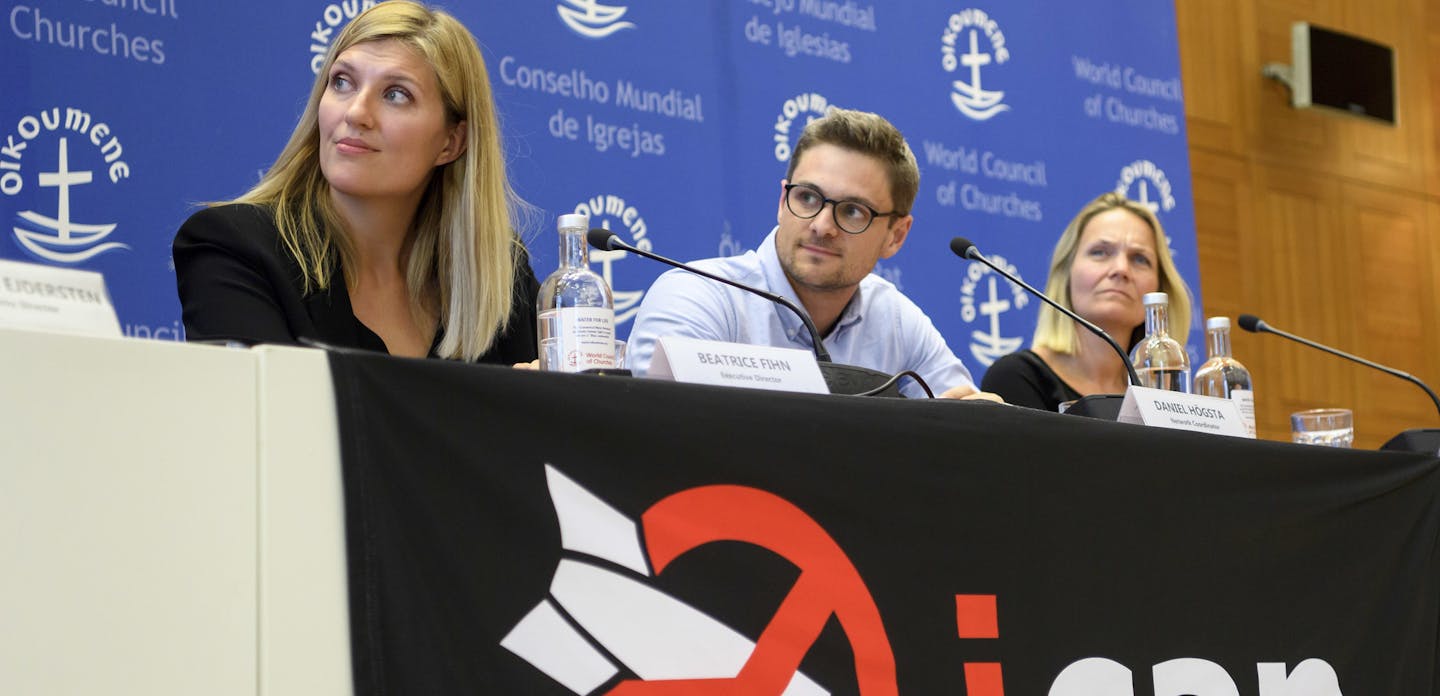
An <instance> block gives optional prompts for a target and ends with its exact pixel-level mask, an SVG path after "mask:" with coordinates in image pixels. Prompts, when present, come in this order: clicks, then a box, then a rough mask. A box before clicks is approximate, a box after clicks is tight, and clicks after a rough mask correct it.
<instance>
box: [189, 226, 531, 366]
mask: <svg viewBox="0 0 1440 696" xmlns="http://www.w3.org/2000/svg"><path fill="white" fill-rule="evenodd" d="M173 253H174V259H175V282H176V285H177V286H178V288H179V291H180V307H181V310H182V316H183V318H184V321H185V336H186V339H187V340H191V341H205V340H234V341H241V342H244V343H283V344H290V345H299V343H300V340H299V339H301V338H306V339H311V340H316V341H321V342H323V343H327V344H329V345H332V346H339V347H343V348H359V349H362V350H370V351H376V352H380V353H386V352H388V351H387V350H386V349H385V342H384V341H383V340H381V339H380V337H379V336H377V335H376V334H375V332H373V331H371V330H370V329H369V328H368V327H366V326H365V325H364V324H362V323H361V322H360V320H359V319H356V318H355V312H354V310H353V309H352V308H351V306H350V292H349V291H348V290H347V289H346V287H345V281H344V279H343V276H342V275H341V274H339V273H338V272H337V274H336V275H335V278H336V282H332V283H331V284H330V287H329V288H328V289H325V290H313V289H312V292H311V293H310V294H308V295H306V294H305V293H304V287H305V285H304V276H303V275H301V273H300V265H299V264H298V263H297V262H296V261H295V258H294V257H293V256H291V254H290V253H289V252H288V251H286V250H285V249H284V247H283V246H282V244H281V241H280V231H279V229H278V228H276V226H275V220H274V218H273V216H272V215H271V213H270V211H269V210H268V209H266V208H262V207H259V206H254V205H223V206H217V207H214V208H206V209H205V210H201V211H200V212H197V213H195V214H194V215H191V216H190V219H189V220H186V221H185V224H184V225H182V226H181V227H180V232H179V233H177V234H176V235H175V243H174V247H173ZM337 271H338V269H337ZM539 294H540V284H539V283H538V282H536V280H535V273H534V272H533V271H531V270H530V260H529V257H528V256H527V255H525V254H524V252H523V251H522V252H521V253H520V254H519V256H518V258H516V260H515V284H514V300H513V301H514V304H513V305H512V309H511V313H510V321H509V323H508V324H506V326H505V329H504V330H503V331H502V332H501V334H500V335H499V336H498V337H496V339H495V343H494V344H493V345H491V346H490V350H489V351H487V352H486V353H485V354H484V355H482V356H480V360H479V361H480V362H488V363H497V364H503V365H510V364H513V363H517V362H529V361H531V360H534V359H535V358H536V355H537V352H536V347H535V300H536V297H538V296H539ZM439 342H440V331H439V330H438V329H437V330H436V332H435V340H434V342H433V343H432V344H431V346H430V356H431V357H435V348H436V347H437V346H438V345H439Z"/></svg>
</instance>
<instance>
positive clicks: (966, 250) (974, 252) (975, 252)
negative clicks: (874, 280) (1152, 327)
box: [950, 237, 1144, 387]
mask: <svg viewBox="0 0 1440 696" xmlns="http://www.w3.org/2000/svg"><path fill="white" fill-rule="evenodd" d="M950 251H953V252H955V255H956V256H959V257H960V258H962V259H970V260H972V261H979V262H980V263H983V264H985V265H986V266H989V267H990V269H991V270H993V271H995V272H996V273H999V274H1000V275H1002V276H1005V277H1006V278H1007V279H1009V280H1010V282H1012V283H1014V284H1016V285H1019V286H1020V287H1022V288H1025V289H1026V290H1027V291H1029V292H1030V294H1031V295H1034V296H1036V297H1038V298H1040V299H1042V300H1044V301H1045V303H1046V304H1048V305H1050V306H1051V307H1054V308H1055V310H1056V311H1058V312H1060V313H1061V314H1064V315H1065V316H1067V317H1070V318H1071V319H1074V320H1075V323H1077V324H1079V325H1081V326H1083V327H1085V328H1086V329H1088V330H1089V331H1090V333H1093V334H1095V335H1096V336H1099V337H1100V338H1103V339H1105V342H1106V343H1108V344H1110V347H1111V348H1113V349H1115V354H1116V355H1119V356H1120V362H1121V363H1122V364H1123V365H1125V374H1127V375H1129V376H1130V383H1131V384H1133V385H1135V386H1137V387H1140V386H1144V385H1142V384H1141V383H1140V376H1139V375H1137V374H1135V366H1134V365H1132V364H1130V356H1128V355H1126V354H1125V349H1124V348H1121V347H1120V344H1119V343H1116V342H1115V339H1113V338H1110V334H1107V333H1105V330H1104V329H1101V328H1100V327H1098V326H1096V325H1094V324H1092V323H1090V322H1089V321H1086V320H1085V319H1084V318H1083V317H1081V316H1080V315H1079V314H1076V313H1074V312H1072V311H1070V310H1068V309H1066V308H1064V307H1061V306H1060V303H1058V302H1056V301H1055V300H1052V299H1050V298H1049V296H1047V295H1046V294H1045V293H1043V292H1040V291H1039V290H1036V289H1035V288H1032V287H1030V284H1029V283H1026V282H1025V281H1023V280H1020V279H1019V278H1017V277H1016V276H1015V275H1013V274H1012V273H1010V272H1009V271H1007V270H1005V269H1003V268H1001V267H1000V266H998V265H996V264H994V263H992V262H991V261H990V259H987V258H985V256H984V254H981V253H980V250H979V249H976V248H975V245H974V244H971V243H970V240H968V239H966V238H964V237H956V238H954V239H952V240H950Z"/></svg>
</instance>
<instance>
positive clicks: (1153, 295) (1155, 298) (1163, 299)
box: [1144, 292, 1170, 307]
mask: <svg viewBox="0 0 1440 696" xmlns="http://www.w3.org/2000/svg"><path fill="white" fill-rule="evenodd" d="M1144 302H1145V306H1146V307H1149V306H1150V305H1157V304H1170V296H1169V295H1166V294H1165V293H1163V292H1147V293H1145V299H1144Z"/></svg>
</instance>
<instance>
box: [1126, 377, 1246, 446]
mask: <svg viewBox="0 0 1440 696" xmlns="http://www.w3.org/2000/svg"><path fill="white" fill-rule="evenodd" d="M1119 421H1120V422H1121V423H1138V424H1142V425H1151V426H1155V427H1158V428H1171V429H1173V430H1189V431H1191V432H1196V433H1211V434H1213V435H1230V436H1233V437H1248V438H1252V439H1253V438H1254V437H1255V435H1254V434H1252V433H1250V431H1249V429H1248V428H1246V427H1245V419H1244V418H1242V417H1241V416H1240V409H1239V408H1238V407H1237V406H1236V404H1235V402H1234V401H1231V400H1229V399H1217V398H1215V397H1213V396H1201V395H1200V394H1183V393H1180V392H1173V391H1166V390H1164V389H1151V388H1149V387H1130V388H1129V389H1127V390H1125V400H1124V401H1123V402H1121V403H1120V417H1119Z"/></svg>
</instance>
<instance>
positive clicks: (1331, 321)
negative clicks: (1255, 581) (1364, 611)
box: [1176, 0, 1440, 448]
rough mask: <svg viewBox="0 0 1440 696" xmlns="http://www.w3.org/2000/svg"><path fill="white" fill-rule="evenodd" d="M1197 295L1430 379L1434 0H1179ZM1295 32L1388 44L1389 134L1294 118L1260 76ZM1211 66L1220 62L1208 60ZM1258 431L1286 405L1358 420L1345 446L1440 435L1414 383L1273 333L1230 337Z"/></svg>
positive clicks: (1437, 52) (1436, 52)
mask: <svg viewBox="0 0 1440 696" xmlns="http://www.w3.org/2000/svg"><path fill="white" fill-rule="evenodd" d="M1176 16H1177V20H1178V23H1179V31H1180V49H1181V50H1180V57H1181V70H1182V74H1183V78H1184V80H1185V90H1186V101H1187V104H1186V114H1187V125H1188V126H1189V127H1190V130H1189V132H1190V138H1191V139H1190V155H1191V170H1192V179H1193V181H1194V191H1193V194H1194V200H1195V219H1196V228H1197V236H1198V244H1199V254H1200V273H1201V286H1202V288H1203V290H1204V292H1205V298H1204V300H1205V305H1206V308H1207V310H1209V313H1210V314H1212V315H1213V314H1226V315H1228V316H1232V317H1233V316H1235V315H1238V314H1240V313H1252V314H1256V315H1259V316H1261V317H1263V318H1264V319H1265V320H1266V321H1267V322H1269V323H1270V324H1272V325H1274V326H1277V327H1279V328H1282V329H1285V330H1288V331H1291V332H1293V333H1296V334H1299V335H1302V336H1306V337H1309V338H1312V339H1314V340H1316V341H1319V342H1321V343H1325V344H1328V345H1332V346H1335V347H1336V348H1340V349H1342V350H1348V351H1350V352H1353V353H1355V354H1358V355H1362V356H1365V357H1368V358H1370V359H1372V360H1375V361H1377V362H1381V363H1385V364H1390V365H1392V366H1394V367H1396V368H1397V369H1401V370H1405V371H1408V372H1411V373H1412V374H1414V375H1416V376H1417V377H1419V378H1421V379H1422V380H1425V381H1426V382H1429V383H1430V384H1431V385H1432V386H1436V385H1440V134H1437V131H1440V108H1437V99H1440V3H1437V2H1434V1H1433V0H1373V1H1371V0H1225V1H1224V2H1219V3H1216V2H1211V1H1210V0H1177V2H1176ZM1298 20H1304V21H1309V22H1312V23H1314V24H1318V25H1321V26H1325V27H1329V28H1333V29H1338V30H1340V31H1346V32H1350V33H1354V34H1357V35H1361V36H1365V37H1367V38H1371V39H1373V40H1377V41H1381V42H1384V43H1388V44H1390V45H1391V46H1392V47H1394V48H1395V50H1396V60H1397V89H1398V93H1399V103H1398V105H1397V106H1398V112H1399V123H1398V124H1397V125H1396V126H1393V127H1392V126H1386V125H1382V124H1377V123H1373V122H1369V121H1366V120H1363V119H1356V118H1352V117H1347V116H1345V115H1343V114H1337V113H1331V112H1326V111H1322V110H1296V109H1293V108H1291V107H1290V105H1289V104H1290V97H1289V94H1288V92H1287V91H1286V90H1285V89H1284V88H1282V87H1281V86H1279V85H1278V84H1277V83H1274V82H1271V81H1269V80H1265V79H1264V78H1262V77H1260V70H1261V67H1262V66H1263V65H1264V64H1265V63H1267V62H1279V63H1287V64H1288V63H1289V62H1290V25H1291V23H1292V22H1295V21H1298ZM1217 54H1223V55H1217ZM1234 344H1235V352H1236V356H1237V357H1238V358H1239V359H1240V360H1241V361H1242V362H1244V363H1245V364H1246V365H1247V366H1249V367H1250V368H1251V370H1252V372H1253V373H1254V374H1255V379H1256V394H1257V416H1258V420H1259V425H1260V435H1261V437H1265V438H1270V439H1287V438H1288V436H1289V422H1288V416H1289V414H1290V413H1291V412H1292V411H1296V410H1300V409H1302V408H1311V407H1315V406H1325V405H1334V406H1347V407H1350V408H1352V409H1354V410H1355V412H1356V421H1357V433H1356V434H1357V440H1356V446H1357V447H1371V448H1373V447H1377V446H1379V445H1380V444H1381V443H1382V442H1384V441H1385V440H1386V439H1388V438H1389V437H1390V436H1391V435H1393V434H1395V433H1396V432H1399V431H1400V430H1402V429H1405V428H1413V427H1440V415H1437V414H1436V413H1435V409H1434V406H1433V404H1431V402H1430V401H1429V398H1428V397H1426V396H1425V395H1424V393H1423V392H1421V391H1420V390H1419V389H1417V388H1415V387H1414V386H1413V385H1410V384H1407V383H1405V382H1404V381H1403V380H1399V379H1396V378H1393V377H1389V376H1386V375H1383V374H1380V373H1375V372H1373V371H1371V370H1367V369H1365V368H1363V367H1361V366H1358V365H1353V364H1351V363H1348V362H1346V361H1343V360H1341V359H1340V358H1336V357H1333V356H1329V355H1326V354H1324V353H1321V352H1318V351H1314V350H1311V349H1308V348H1305V347H1303V346H1298V345H1295V344H1293V343H1290V342H1288V341H1285V340H1284V339H1281V338H1279V337H1275V336H1265V335H1254V334H1246V333H1243V332H1237V333H1236V335H1235V340H1234Z"/></svg>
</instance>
